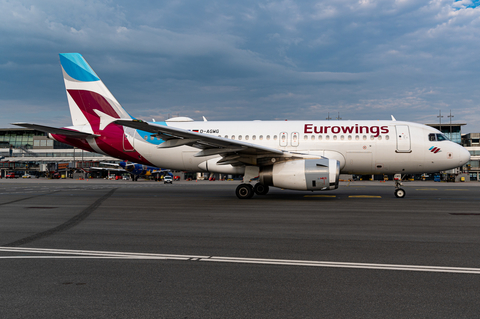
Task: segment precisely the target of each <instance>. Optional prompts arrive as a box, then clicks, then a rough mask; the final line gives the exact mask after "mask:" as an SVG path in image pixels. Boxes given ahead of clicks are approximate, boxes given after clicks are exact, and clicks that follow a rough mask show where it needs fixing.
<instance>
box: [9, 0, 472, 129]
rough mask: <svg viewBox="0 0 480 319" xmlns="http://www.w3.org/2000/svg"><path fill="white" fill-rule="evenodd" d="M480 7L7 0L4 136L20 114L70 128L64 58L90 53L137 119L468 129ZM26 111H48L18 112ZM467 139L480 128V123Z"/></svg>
mask: <svg viewBox="0 0 480 319" xmlns="http://www.w3.org/2000/svg"><path fill="white" fill-rule="evenodd" d="M477 5H478V1H470V0H469V1H453V0H449V1H447V0H432V1H414V0H403V1H401V0H396V1H395V0H368V1H367V0H362V1H354V2H352V1H350V0H338V1H303V2H294V1H289V0H281V1H244V2H241V3H233V2H231V3H229V2H216V1H209V0H207V1H202V2H185V1H169V2H166V3H155V2H153V3H152V2H151V1H147V0H139V1H136V2H135V3H133V2H131V1H126V0H119V1H110V0H83V1H82V0H75V1H74V0H65V1H58V0H45V1H41V2H39V1H33V0H30V1H29V0H24V1H15V0H14V1H12V0H10V1H7V0H0V8H1V9H2V10H0V32H1V34H2V37H0V45H1V47H2V50H1V51H0V70H1V71H2V74H3V76H2V77H1V78H0V90H1V91H0V93H1V94H0V111H2V114H5V113H8V112H9V115H8V120H7V118H6V117H3V118H2V119H1V120H0V126H3V127H5V126H8V123H9V122H10V121H12V120H13V119H11V118H12V117H16V118H17V119H16V120H14V121H19V120H27V121H33V120H38V122H40V123H45V124H53V122H55V124H58V121H59V119H68V116H65V114H68V110H67V109H66V105H67V104H66V98H65V92H64V88H63V83H62V78H61V73H60V66H59V63H58V53H60V52H80V53H82V54H83V55H84V57H85V58H86V59H87V61H88V62H89V63H90V65H91V66H92V67H93V68H94V69H95V71H96V72H97V73H98V74H99V76H100V77H101V78H102V80H103V81H104V82H105V83H106V84H107V86H108V87H109V89H110V90H111V91H112V93H113V94H114V95H115V96H116V97H117V99H118V100H119V101H120V102H121V103H122V104H123V105H124V106H125V107H126V108H127V109H128V110H129V112H130V113H132V114H134V115H137V114H138V116H139V117H145V118H146V119H150V117H155V118H156V119H157V120H160V119H162V118H166V117H168V114H170V115H173V114H179V115H182V116H191V117H194V118H196V119H201V115H205V116H207V118H209V119H211V120H214V119H273V118H279V119H284V118H289V119H302V118H315V117H318V118H320V119H323V118H325V117H327V114H328V112H330V113H332V114H333V113H335V114H337V113H338V112H340V113H341V116H342V117H343V118H350V119H355V118H358V119H368V118H374V119H377V118H389V116H390V114H392V113H397V115H396V117H397V118H400V117H401V116H404V117H405V118H403V120H412V121H421V120H423V119H428V120H429V121H435V118H436V115H437V114H438V110H439V109H443V110H444V112H447V110H448V111H449V110H450V109H452V113H454V114H455V120H458V121H462V122H467V121H470V120H471V119H474V117H473V116H472V112H473V111H470V110H478V104H479V98H480V96H479V95H480V94H479V91H478V89H477V85H476V82H477V80H476V79H477V74H478V73H479V72H480V63H479V60H478V57H477V55H478V54H477V52H479V49H480V47H479V46H480V31H479V30H480V28H479V24H480V8H477ZM22 105H25V107H27V109H25V110H33V109H37V110H41V111H40V112H38V113H29V111H25V112H22V113H20V112H19V113H16V112H14V113H12V111H11V110H12V109H17V108H18V110H20V109H21V106H22ZM12 106H15V108H12ZM398 110H401V115H400V116H399V115H398ZM66 112H67V113H66ZM473 113H475V112H473ZM55 114H59V116H58V117H57V116H55ZM52 115H53V116H52ZM26 117H30V119H28V118H26ZM68 124H69V123H65V124H63V125H68ZM467 129H469V130H472V131H475V130H476V131H480V123H479V122H478V121H475V122H474V123H469V125H468V126H467Z"/></svg>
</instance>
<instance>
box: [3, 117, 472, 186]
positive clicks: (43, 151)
mask: <svg viewBox="0 0 480 319" xmlns="http://www.w3.org/2000/svg"><path fill="white" fill-rule="evenodd" d="M427 125H429V126H432V127H435V128H437V129H439V130H440V131H441V132H442V133H444V134H445V135H446V136H447V137H449V138H450V139H451V140H452V141H454V142H456V143H458V144H462V145H463V146H464V147H466V148H467V150H468V151H469V152H470V154H471V160H470V162H468V163H467V165H466V166H465V167H463V168H461V170H462V171H465V172H468V173H469V174H470V179H471V180H480V165H479V163H480V142H479V140H480V133H468V134H464V135H462V134H461V127H462V126H463V125H465V124H440V125H439V124H427ZM119 161H120V160H119V159H117V158H114V157H111V156H106V155H103V154H98V153H93V152H87V151H84V150H81V149H78V148H73V147H72V146H69V145H66V144H63V143H60V142H57V141H55V140H52V139H50V138H48V137H47V135H46V133H44V132H40V131H37V130H33V129H26V128H4V129H0V176H1V177H5V176H6V175H7V173H10V172H17V174H22V173H26V172H29V173H30V174H32V175H37V176H48V175H49V174H50V173H52V172H56V173H57V174H61V176H62V177H75V176H85V175H86V174H87V173H92V172H91V170H90V169H89V168H90V167H99V166H102V165H101V163H102V162H110V163H114V162H119ZM75 174H80V175H75ZM94 175H95V174H94Z"/></svg>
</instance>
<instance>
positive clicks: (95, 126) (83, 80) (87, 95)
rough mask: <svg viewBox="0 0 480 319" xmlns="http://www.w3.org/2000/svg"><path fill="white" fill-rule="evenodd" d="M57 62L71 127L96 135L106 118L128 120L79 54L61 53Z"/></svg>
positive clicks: (127, 116) (126, 115) (120, 107)
mask: <svg viewBox="0 0 480 319" xmlns="http://www.w3.org/2000/svg"><path fill="white" fill-rule="evenodd" d="M60 63H61V65H62V71H63V79H64V81H65V89H66V90H67V99H68V105H69V107H70V114H71V116H72V123H73V125H74V126H76V127H88V128H89V129H88V131H90V130H91V131H92V132H93V133H99V132H100V131H101V130H103V129H104V128H105V123H106V122H105V119H112V118H113V119H119V118H122V119H130V118H131V117H130V115H128V113H127V112H126V111H125V110H124V109H123V107H122V106H121V105H120V103H118V101H117V100H116V99H115V97H114V96H113V95H112V93H110V91H109V90H108V89H107V87H106V86H105V84H103V82H102V80H100V78H99V77H98V75H97V74H96V73H95V71H93V69H92V68H91V67H90V65H89V64H88V63H87V61H85V59H84V58H83V57H82V55H81V54H79V53H62V54H60ZM99 114H100V115H103V120H102V121H101V119H100V116H99ZM100 122H102V123H100Z"/></svg>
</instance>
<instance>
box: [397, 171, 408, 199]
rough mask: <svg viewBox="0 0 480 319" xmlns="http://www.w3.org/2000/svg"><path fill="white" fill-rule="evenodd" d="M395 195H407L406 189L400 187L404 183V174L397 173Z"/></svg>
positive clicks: (401, 196) (399, 196) (398, 196)
mask: <svg viewBox="0 0 480 319" xmlns="http://www.w3.org/2000/svg"><path fill="white" fill-rule="evenodd" d="M394 179H395V197H396V198H404V197H405V194H406V193H405V190H404V189H403V188H400V186H403V185H402V179H403V176H402V175H400V174H395V177H394Z"/></svg>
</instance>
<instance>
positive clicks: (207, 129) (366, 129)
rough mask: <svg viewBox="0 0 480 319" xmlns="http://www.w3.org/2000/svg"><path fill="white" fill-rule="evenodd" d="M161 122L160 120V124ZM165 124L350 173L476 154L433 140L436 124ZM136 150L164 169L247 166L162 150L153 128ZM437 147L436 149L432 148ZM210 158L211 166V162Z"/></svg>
mask: <svg viewBox="0 0 480 319" xmlns="http://www.w3.org/2000/svg"><path fill="white" fill-rule="evenodd" d="M155 124H159V122H157V123H155ZM162 124H164V125H168V126H172V127H177V128H182V129H186V130H191V131H198V132H199V133H203V134H210V135H214V136H219V137H223V138H228V139H234V140H240V141H243V142H247V143H252V144H257V145H262V146H266V147H271V148H276V149H280V150H284V151H288V152H292V153H295V152H297V153H302V154H309V155H313V156H324V157H327V158H331V159H336V160H338V161H339V163H340V169H341V173H347V174H396V173H404V174H417V173H427V172H436V171H441V170H447V169H451V168H455V167H459V166H461V165H463V164H465V163H466V162H467V161H468V160H469V157H470V154H469V153H468V151H467V150H466V149H464V148H463V147H461V146H460V145H458V144H456V143H454V142H451V141H449V140H432V139H431V137H429V135H432V134H433V135H435V134H440V135H441V133H440V132H439V131H438V130H436V129H434V128H431V127H428V126H425V125H421V124H417V123H411V122H401V121H218V122H217V121H203V122H192V121H190V122H166V123H163V122H162ZM130 138H131V142H132V144H134V147H135V149H136V150H137V151H138V152H139V153H141V154H142V155H143V156H144V157H145V158H146V159H148V160H149V161H150V162H151V163H153V164H154V165H155V166H158V167H167V168H171V169H177V170H193V171H198V170H206V169H208V170H209V171H213V172H218V173H243V170H244V168H243V167H232V166H231V165H212V163H213V164H214V163H215V162H216V160H217V159H220V158H221V157H220V156H219V155H215V156H210V157H195V154H197V153H198V152H199V149H198V148H194V147H190V146H179V147H173V148H159V147H158V146H159V145H160V144H161V143H162V142H163V141H162V140H160V139H159V138H157V137H155V136H154V135H152V134H151V133H148V132H140V131H137V133H136V134H135V138H133V137H130ZM432 150H433V151H432ZM207 160H210V161H209V163H210V165H209V166H208V167H207V168H206V167H205V165H203V164H202V163H205V162H206V161H207Z"/></svg>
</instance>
